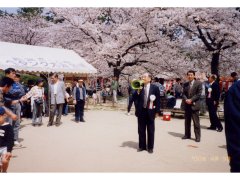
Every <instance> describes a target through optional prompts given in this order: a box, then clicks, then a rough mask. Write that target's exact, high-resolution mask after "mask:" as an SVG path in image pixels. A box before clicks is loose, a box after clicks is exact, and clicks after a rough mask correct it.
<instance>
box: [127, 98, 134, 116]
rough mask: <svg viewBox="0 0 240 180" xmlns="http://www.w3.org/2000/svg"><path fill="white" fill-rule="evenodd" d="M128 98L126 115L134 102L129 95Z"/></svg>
mask: <svg viewBox="0 0 240 180" xmlns="http://www.w3.org/2000/svg"><path fill="white" fill-rule="evenodd" d="M128 98H129V99H128V108H127V110H128V113H129V112H130V111H131V107H132V104H133V102H134V100H133V97H132V95H130V96H129V97H128Z"/></svg>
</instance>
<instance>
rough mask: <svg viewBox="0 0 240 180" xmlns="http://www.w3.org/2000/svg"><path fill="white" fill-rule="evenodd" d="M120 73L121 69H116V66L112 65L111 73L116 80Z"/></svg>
mask: <svg viewBox="0 0 240 180" xmlns="http://www.w3.org/2000/svg"><path fill="white" fill-rule="evenodd" d="M120 74H121V71H120V70H119V69H118V67H114V69H113V75H114V76H115V77H117V80H118V79H119V76H120Z"/></svg>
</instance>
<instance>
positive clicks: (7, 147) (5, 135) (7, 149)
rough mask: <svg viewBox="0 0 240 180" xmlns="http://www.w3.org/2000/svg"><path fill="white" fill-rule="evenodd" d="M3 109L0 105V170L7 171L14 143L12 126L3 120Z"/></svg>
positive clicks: (4, 113)
mask: <svg viewBox="0 0 240 180" xmlns="http://www.w3.org/2000/svg"><path fill="white" fill-rule="evenodd" d="M6 117H7V115H6V112H5V109H4V108H3V107H1V106H0V172H7V169H8V165H9V161H10V159H11V157H12V153H11V152H12V148H13V145H14V135H13V128H12V126H11V125H10V124H9V123H6V122H5V118H6Z"/></svg>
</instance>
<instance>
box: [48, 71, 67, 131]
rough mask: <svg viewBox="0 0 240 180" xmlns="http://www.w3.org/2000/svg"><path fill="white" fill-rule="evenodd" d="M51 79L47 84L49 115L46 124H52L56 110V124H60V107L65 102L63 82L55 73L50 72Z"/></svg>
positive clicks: (61, 107)
mask: <svg viewBox="0 0 240 180" xmlns="http://www.w3.org/2000/svg"><path fill="white" fill-rule="evenodd" d="M50 76H51V81H52V83H51V84H50V85H49V91H50V98H49V99H50V102H51V105H50V116H49V122H48V126H52V125H53V120H54V116H55V114H56V111H57V118H56V126H59V125H60V123H61V122H60V121H61V116H62V109H63V104H64V102H65V95H66V90H65V84H64V82H63V81H60V80H59V79H58V75H57V74H56V73H54V74H51V75H50Z"/></svg>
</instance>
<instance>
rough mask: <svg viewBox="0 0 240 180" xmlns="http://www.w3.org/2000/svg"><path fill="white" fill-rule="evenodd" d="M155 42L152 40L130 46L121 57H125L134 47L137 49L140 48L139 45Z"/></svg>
mask: <svg viewBox="0 0 240 180" xmlns="http://www.w3.org/2000/svg"><path fill="white" fill-rule="evenodd" d="M156 41H157V40H153V41H145V42H138V43H135V44H133V45H131V46H130V47H128V48H127V49H126V51H125V52H124V53H123V54H122V57H124V56H126V55H127V53H128V52H129V51H130V50H131V49H132V48H134V47H137V46H140V45H144V44H151V43H154V42H156Z"/></svg>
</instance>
